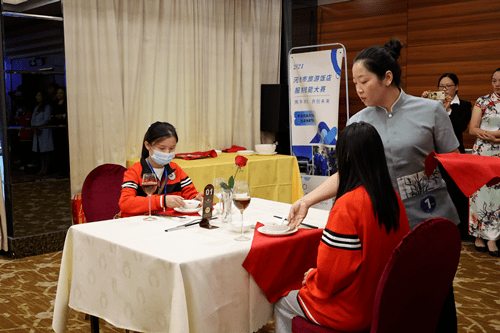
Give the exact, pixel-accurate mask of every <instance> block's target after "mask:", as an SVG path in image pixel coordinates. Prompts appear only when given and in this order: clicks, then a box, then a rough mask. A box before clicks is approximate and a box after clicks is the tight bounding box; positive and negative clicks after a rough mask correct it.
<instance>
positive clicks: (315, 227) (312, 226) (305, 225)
mask: <svg viewBox="0 0 500 333" xmlns="http://www.w3.org/2000/svg"><path fill="white" fill-rule="evenodd" d="M300 225H303V226H304V227H308V228H311V229H318V227H317V226H315V225H310V224H306V223H303V222H302V223H301V224H300Z"/></svg>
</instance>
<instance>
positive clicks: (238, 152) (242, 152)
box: [236, 150, 255, 155]
mask: <svg viewBox="0 0 500 333" xmlns="http://www.w3.org/2000/svg"><path fill="white" fill-rule="evenodd" d="M236 153H237V154H238V155H253V154H255V152H254V151H253V150H239V151H237V152H236Z"/></svg>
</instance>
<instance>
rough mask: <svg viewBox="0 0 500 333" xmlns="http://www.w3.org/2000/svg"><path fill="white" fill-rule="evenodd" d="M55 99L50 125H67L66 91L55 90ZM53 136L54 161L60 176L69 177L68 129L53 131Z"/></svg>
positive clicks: (55, 129) (62, 89)
mask: <svg viewBox="0 0 500 333" xmlns="http://www.w3.org/2000/svg"><path fill="white" fill-rule="evenodd" d="M56 96H57V99H56V101H54V102H53V103H52V117H51V123H52V124H54V125H67V124H68V120H67V113H68V106H67V102H66V89H65V88H63V87H61V88H59V89H57V94H56ZM53 135H54V150H55V151H54V155H55V156H54V160H55V162H56V165H57V168H58V171H59V173H60V175H62V176H68V175H69V145H68V127H67V126H64V127H62V126H61V128H54V129H53Z"/></svg>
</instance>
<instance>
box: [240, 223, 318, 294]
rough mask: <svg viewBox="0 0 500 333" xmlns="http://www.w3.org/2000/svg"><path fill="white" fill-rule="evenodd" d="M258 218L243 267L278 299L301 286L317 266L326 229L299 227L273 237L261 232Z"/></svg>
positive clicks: (265, 290)
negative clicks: (319, 248)
mask: <svg viewBox="0 0 500 333" xmlns="http://www.w3.org/2000/svg"><path fill="white" fill-rule="evenodd" d="M262 226H263V224H262V223H260V222H258V223H257V226H256V227H255V233H254V237H253V241H252V247H251V249H250V252H249V253H248V255H247V257H246V259H245V261H244V262H243V267H244V268H245V269H246V270H247V271H248V272H249V273H250V274H251V275H252V276H253V278H254V280H255V282H257V284H258V285H259V287H260V288H261V289H262V290H263V291H264V292H265V293H266V297H267V300H268V301H269V302H271V303H275V302H276V301H278V300H279V299H280V297H282V296H286V295H287V294H288V293H289V292H290V291H292V290H295V289H300V288H301V287H302V280H303V279H304V273H305V272H307V271H308V270H309V268H315V267H316V258H317V256H318V246H319V243H320V241H321V236H322V235H323V229H299V230H297V232H296V233H294V234H292V235H289V236H283V237H273V236H267V235H264V234H261V233H260V232H259V231H258V230H257V229H258V228H259V227H262Z"/></svg>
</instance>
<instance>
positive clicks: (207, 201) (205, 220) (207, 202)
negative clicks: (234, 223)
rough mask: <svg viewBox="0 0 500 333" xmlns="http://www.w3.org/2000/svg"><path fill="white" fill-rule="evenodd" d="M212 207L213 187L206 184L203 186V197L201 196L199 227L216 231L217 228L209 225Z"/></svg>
mask: <svg viewBox="0 0 500 333" xmlns="http://www.w3.org/2000/svg"><path fill="white" fill-rule="evenodd" d="M213 206H214V186H213V185H212V184H208V185H207V186H205V190H204V196H203V209H202V211H201V212H202V214H201V222H200V227H202V228H207V229H216V228H218V227H217V226H214V225H211V224H210V219H211V218H212V209H213Z"/></svg>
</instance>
